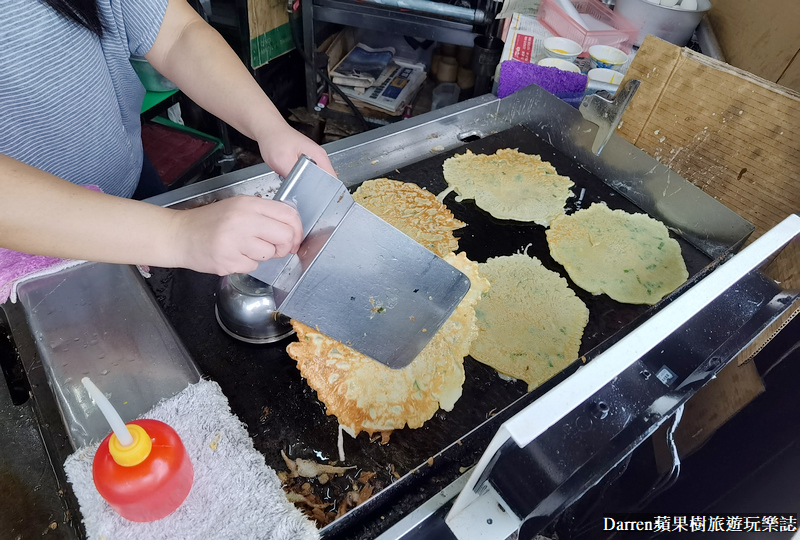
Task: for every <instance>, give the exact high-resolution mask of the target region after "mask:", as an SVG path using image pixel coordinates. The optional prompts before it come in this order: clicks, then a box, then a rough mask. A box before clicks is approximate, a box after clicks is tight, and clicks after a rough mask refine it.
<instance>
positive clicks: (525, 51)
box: [511, 34, 533, 63]
mask: <svg viewBox="0 0 800 540" xmlns="http://www.w3.org/2000/svg"><path fill="white" fill-rule="evenodd" d="M532 55H533V36H526V35H524V34H517V35H516V36H514V48H513V49H512V51H511V59H512V60H519V61H521V62H528V63H530V61H531V56H532Z"/></svg>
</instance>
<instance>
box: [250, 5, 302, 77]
mask: <svg viewBox="0 0 800 540" xmlns="http://www.w3.org/2000/svg"><path fill="white" fill-rule="evenodd" d="M247 24H248V26H249V28H250V67H251V68H252V69H257V68H260V67H261V66H263V65H264V64H266V63H267V62H269V61H270V60H274V59H275V58H277V57H279V56H281V55H283V54H286V53H287V52H289V51H291V50H292V49H294V43H293V42H292V32H291V28H290V27H289V13H288V12H287V11H286V2H282V1H280V0H247Z"/></svg>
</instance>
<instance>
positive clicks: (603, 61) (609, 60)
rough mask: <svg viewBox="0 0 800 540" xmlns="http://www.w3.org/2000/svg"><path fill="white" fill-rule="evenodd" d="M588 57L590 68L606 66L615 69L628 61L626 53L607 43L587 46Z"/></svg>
mask: <svg viewBox="0 0 800 540" xmlns="http://www.w3.org/2000/svg"><path fill="white" fill-rule="evenodd" d="M589 58H590V64H591V66H592V69H594V68H606V69H613V70H616V71H619V70H620V69H622V66H623V65H624V64H625V62H627V61H628V55H627V54H625V53H624V52H622V51H621V50H619V49H615V48H614V47H609V46H608V45H592V46H591V47H589Z"/></svg>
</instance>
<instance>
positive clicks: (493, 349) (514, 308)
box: [469, 254, 589, 392]
mask: <svg viewBox="0 0 800 540" xmlns="http://www.w3.org/2000/svg"><path fill="white" fill-rule="evenodd" d="M478 271H479V273H480V274H481V275H482V276H484V277H486V279H488V280H489V284H490V285H491V287H490V289H489V291H488V292H487V293H485V294H484V295H483V296H482V297H481V299H480V301H479V302H478V305H477V306H475V316H476V317H477V319H478V337H477V338H476V339H475V341H473V342H472V346H471V347H470V351H469V353H470V356H472V357H473V358H474V359H475V360H478V361H479V362H483V363H484V364H486V365H489V366H491V367H493V368H494V369H496V370H497V371H499V372H500V373H502V374H504V375H508V376H510V377H514V378H515V379H521V380H523V381H525V382H526V383H528V391H529V392H530V391H531V390H533V389H534V388H536V387H538V386H539V385H541V384H542V383H544V382H545V381H547V380H548V379H550V378H551V377H553V376H554V375H556V374H557V373H559V372H560V371H561V370H562V369H564V368H565V367H567V366H568V365H569V364H571V363H572V362H573V361H574V360H575V359H576V358H577V357H578V350H579V349H580V345H581V337H582V336H583V329H584V328H585V327H586V323H587V322H588V320H589V310H588V309H586V306H585V305H584V304H583V302H582V301H581V299H580V298H578V297H577V296H575V293H574V292H573V291H572V290H571V289H570V288H569V287H568V285H567V280H566V279H564V278H562V277H561V276H559V275H558V274H556V273H555V272H552V271H550V270H548V269H547V268H545V267H544V266H542V263H541V262H539V259H537V258H535V257H529V256H528V255H524V254H516V255H511V256H508V257H495V258H493V259H489V260H488V261H486V262H485V263H483V264H480V265H478Z"/></svg>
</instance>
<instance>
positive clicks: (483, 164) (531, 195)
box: [439, 149, 574, 227]
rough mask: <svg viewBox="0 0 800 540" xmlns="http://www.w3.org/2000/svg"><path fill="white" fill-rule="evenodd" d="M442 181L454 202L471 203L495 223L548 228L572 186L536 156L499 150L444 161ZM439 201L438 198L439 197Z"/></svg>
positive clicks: (515, 151) (464, 155)
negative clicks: (505, 221) (453, 195)
mask: <svg viewBox="0 0 800 540" xmlns="http://www.w3.org/2000/svg"><path fill="white" fill-rule="evenodd" d="M443 171H444V179H445V180H446V181H447V184H448V185H449V186H450V187H451V188H452V189H455V191H456V193H457V194H458V197H457V198H456V200H457V201H460V200H463V199H475V204H476V205H478V207H479V208H482V209H483V210H486V211H487V212H489V213H490V214H491V215H493V216H494V217H496V218H498V219H512V220H515V221H525V222H530V221H532V222H534V223H536V224H538V225H543V226H545V227H546V226H548V225H549V224H550V222H551V221H552V220H553V219H554V218H555V217H557V216H560V215H563V214H564V205H565V204H566V202H567V198H569V197H570V195H571V193H570V190H569V188H570V187H572V186H573V185H574V184H573V182H572V180H570V179H569V178H568V177H566V176H561V175H559V174H558V172H556V170H555V168H554V167H553V166H552V165H550V164H549V163H548V162H546V161H542V158H540V157H539V156H536V155H529V154H523V153H521V152H518V151H517V150H510V149H501V150H498V151H497V152H496V153H494V154H491V155H485V154H473V153H472V152H470V151H469V150H467V151H466V153H465V154H462V155H459V156H453V157H451V158H449V159H447V160H445V162H444V165H443ZM439 197H442V195H441V194H440V195H439Z"/></svg>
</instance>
